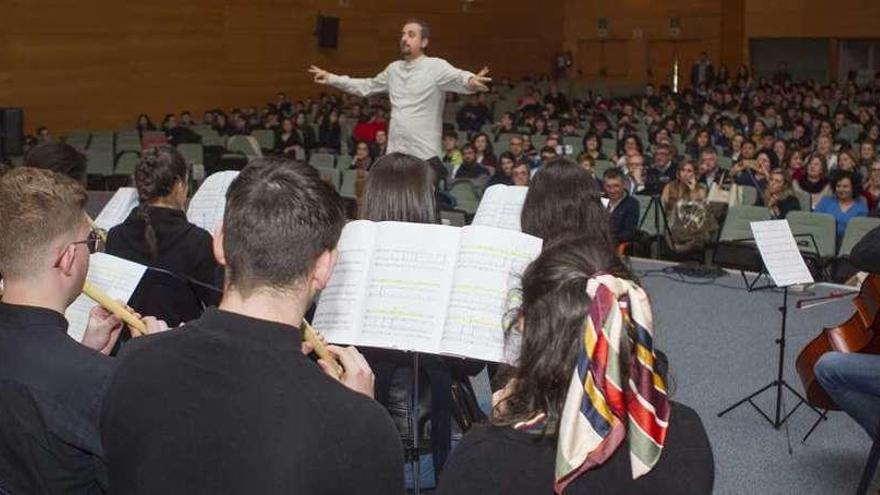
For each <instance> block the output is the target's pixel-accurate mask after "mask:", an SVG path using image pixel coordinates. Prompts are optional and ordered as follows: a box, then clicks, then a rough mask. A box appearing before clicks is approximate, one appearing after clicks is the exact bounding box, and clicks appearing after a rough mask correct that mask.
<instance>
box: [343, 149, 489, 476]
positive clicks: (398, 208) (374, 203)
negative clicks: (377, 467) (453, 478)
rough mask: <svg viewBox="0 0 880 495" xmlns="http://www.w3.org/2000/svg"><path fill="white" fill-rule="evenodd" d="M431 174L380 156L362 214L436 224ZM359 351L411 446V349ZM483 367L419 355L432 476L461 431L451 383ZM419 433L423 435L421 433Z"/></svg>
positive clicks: (421, 166)
mask: <svg viewBox="0 0 880 495" xmlns="http://www.w3.org/2000/svg"><path fill="white" fill-rule="evenodd" d="M468 148H471V152H472V151H473V150H472V147H471V146H470V145H468V146H465V155H467V154H468V151H467V149H468ZM465 163H467V162H465ZM471 163H474V162H471ZM475 166H476V167H477V168H480V169H482V167H480V166H479V165H475ZM432 175H433V174H432V173H431V169H430V167H429V166H428V165H427V164H426V163H425V162H423V161H422V160H419V159H418V158H414V157H411V156H408V155H403V154H400V153H392V154H390V155H387V156H386V157H384V158H382V159H380V160H379V161H377V162H376V164H375V165H374V166H373V170H372V171H371V172H370V175H369V177H368V178H367V184H366V190H365V195H364V201H363V203H362V207H361V210H360V215H359V216H360V218H362V219H365V220H372V221H375V222H382V221H396V222H412V223H429V224H439V223H440V215H439V209H438V206H437V203H436V200H435V194H434V192H433V178H432ZM363 353H364V356H366V358H367V361H368V362H369V363H370V366H371V367H372V369H373V370H374V372H375V373H376V399H377V400H378V401H379V402H380V403H381V404H383V405H384V406H385V407H386V408H388V412H389V413H390V414H391V417H392V419H393V420H394V422H395V424H396V425H397V428H398V431H399V432H400V435H401V437H402V440H403V442H404V445H405V446H407V447H410V446H412V439H413V431H412V393H411V391H412V386H413V366H412V365H413V360H412V355H411V354H410V353H406V352H402V351H394V350H386V349H373V348H365V349H363ZM484 367H485V363H483V362H480V361H473V360H464V359H459V358H454V357H449V358H445V357H441V356H434V355H430V354H423V355H422V356H421V357H420V359H419V368H420V373H421V375H424V377H425V378H427V380H420V382H421V383H422V384H424V385H425V386H426V390H424V391H421V392H420V395H421V396H422V397H423V398H429V401H430V407H429V410H426V411H422V413H423V414H427V415H429V417H430V440H431V450H432V457H433V462H434V472H435V476H437V475H439V473H440V470H441V468H442V466H443V465H444V464H445V463H446V457H447V456H448V455H449V451H450V450H451V448H452V443H451V441H452V440H451V439H452V436H451V435H452V431H453V430H456V431H458V432H459V433H460V431H461V430H460V428H461V425H453V424H452V403H451V395H450V394H451V392H450V387H451V383H452V381H455V382H457V383H466V382H468V377H469V376H473V375H475V374H477V373H479V372H480V370H482V369H483V368H484ZM419 437H420V438H422V439H425V438H427V437H426V435H425V434H424V433H420V435H419Z"/></svg>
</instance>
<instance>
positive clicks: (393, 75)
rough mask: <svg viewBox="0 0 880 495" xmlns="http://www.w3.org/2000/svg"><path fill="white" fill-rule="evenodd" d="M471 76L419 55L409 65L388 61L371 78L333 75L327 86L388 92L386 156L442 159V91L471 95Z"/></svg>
mask: <svg viewBox="0 0 880 495" xmlns="http://www.w3.org/2000/svg"><path fill="white" fill-rule="evenodd" d="M472 77H474V74H473V73H471V72H468V71H465V70H461V69H456V68H455V67H453V66H452V65H451V64H450V63H449V62H447V61H445V60H443V59H442V58H436V57H427V56H422V57H419V58H417V59H415V60H412V61H410V62H406V61H403V60H398V61H396V62H391V63H390V64H388V67H386V68H385V70H383V71H382V72H380V73H379V74H378V75H377V76H376V77H373V78H364V79H354V78H351V77H348V76H335V75H334V76H331V77H330V78H329V80H328V83H329V84H330V85H331V86H333V87H335V88H338V89H341V90H342V91H345V92H347V93H352V94H356V95H359V96H370V95H374V94H379V93H388V97H389V99H390V100H391V123H390V125H389V129H388V153H394V152H400V153H406V154H407V155H413V156H415V157H418V158H421V159H422V160H428V159H430V158H432V157H435V156H436V157H440V156H442V154H441V150H440V141H441V136H442V133H443V105H444V103H445V102H446V95H445V92H447V91H450V92H455V93H465V94H470V93H473V90H471V89H470V88H469V87H468V81H470V79H471V78H472Z"/></svg>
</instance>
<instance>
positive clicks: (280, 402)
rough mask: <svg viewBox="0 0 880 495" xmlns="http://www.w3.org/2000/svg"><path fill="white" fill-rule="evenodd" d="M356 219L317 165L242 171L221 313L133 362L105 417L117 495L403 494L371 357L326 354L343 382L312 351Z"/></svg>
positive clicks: (396, 447) (225, 237) (347, 351)
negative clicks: (322, 294)
mask: <svg viewBox="0 0 880 495" xmlns="http://www.w3.org/2000/svg"><path fill="white" fill-rule="evenodd" d="M344 224H345V211H344V205H343V202H342V199H341V198H340V197H339V195H338V194H337V193H336V192H335V191H334V190H333V188H332V187H331V186H330V185H328V184H327V183H325V182H324V181H323V180H321V177H320V176H319V175H318V173H317V171H316V170H315V169H313V168H312V167H309V166H307V165H304V164H301V163H297V162H292V161H286V160H280V159H258V160H255V161H253V162H251V163H250V164H249V165H248V166H247V167H245V169H244V170H242V172H241V174H240V175H239V176H238V177H237V178H236V179H235V181H233V182H232V184H231V186H230V187H229V190H228V191H227V193H226V210H225V215H224V219H223V224H222V226H221V227H220V229H219V233H218V234H217V236H215V238H214V252H215V254H216V258H217V260H218V261H219V262H220V263H221V264H223V265H224V266H225V267H226V270H225V290H224V294H223V300H222V301H221V303H220V307H219V308H218V309H209V310H208V311H206V312H205V314H204V315H203V316H202V317H201V318H199V319H197V320H194V321H192V322H190V323H188V324H187V325H185V326H183V327H181V328H179V329H174V330H171V331H169V332H167V333H166V334H164V335H161V336H157V337H155V338H146V339H140V340H136V341H134V342H132V343H129V345H128V346H127V347H126V348H125V350H124V352H123V353H122V356H121V358H120V361H121V362H120V364H119V367H118V370H117V373H116V376H115V378H114V379H113V381H112V383H111V384H110V387H109V390H108V392H107V396H106V398H105V400H104V407H103V411H102V415H101V419H102V429H103V431H102V439H103V441H104V447H105V451H106V454H107V462H108V467H109V473H110V491H111V493H120V494H126V495H129V494H140V493H144V494H146V493H149V494H153V493H239V494H251V493H254V494H256V493H259V494H292V493H303V494H305V493H324V494H340V495H341V494H350V493H359V494H376V495H379V494H382V495H384V494H395V493H401V494H402V493H403V455H402V448H401V444H400V440H399V436H398V434H397V430H396V428H395V426H394V424H393V423H392V421H391V419H390V418H389V417H388V414H387V413H386V412H385V410H384V409H383V408H382V406H381V405H379V404H378V403H377V402H375V401H373V399H372V396H373V374H372V372H371V371H370V368H369V366H368V365H367V363H366V361H365V360H364V358H363V356H362V355H361V354H360V353H359V352H358V351H357V350H356V349H354V348H353V347H348V348H341V347H334V346H328V349H329V350H330V352H332V353H334V354H335V355H337V356H338V357H339V359H340V360H341V361H342V365H343V367H344V369H345V371H344V374H343V375H342V377H341V378H339V381H337V379H336V378H335V376H336V375H335V373H334V372H333V370H332V368H331V365H330V363H328V362H326V361H323V360H322V361H319V364H320V367H319V366H318V365H316V364H315V363H313V362H312V361H310V360H309V359H308V357H307V356H306V355H305V353H306V352H307V351H309V349H308V348H305V347H303V346H302V340H303V339H302V332H301V330H300V328H301V327H302V324H303V316H304V314H305V312H306V310H307V309H308V308H309V306H310V305H311V304H312V300H313V299H314V297H315V295H316V294H317V292H318V291H319V290H321V289H323V288H324V287H325V286H326V285H327V282H328V280H329V278H330V274H331V273H332V272H333V267H334V265H335V263H336V259H337V252H336V243H337V241H338V240H339V236H340V233H341V231H342V227H343V225H344ZM322 368H323V370H324V371H323V372H322ZM340 381H341V383H340Z"/></svg>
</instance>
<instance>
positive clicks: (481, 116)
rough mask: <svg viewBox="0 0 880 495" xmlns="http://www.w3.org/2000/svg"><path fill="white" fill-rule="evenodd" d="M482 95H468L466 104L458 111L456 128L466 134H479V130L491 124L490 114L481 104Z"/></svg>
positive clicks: (487, 108)
mask: <svg viewBox="0 0 880 495" xmlns="http://www.w3.org/2000/svg"><path fill="white" fill-rule="evenodd" d="M483 98H484V96H483V95H478V94H474V95H470V96H469V97H468V102H467V104H465V105H464V106H463V107H461V109H460V110H459V111H458V115H456V118H455V120H456V122H457V123H458V128H459V129H461V130H463V131H467V132H468V133H471V134H473V133H477V132H480V129H481V128H482V127H483V126H484V125H486V124H489V123H491V122H492V114H491V112H489V107H487V106H486V105H485V104H484V103H483V102H482V100H483Z"/></svg>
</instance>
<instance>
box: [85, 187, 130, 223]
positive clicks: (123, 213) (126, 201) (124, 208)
mask: <svg viewBox="0 0 880 495" xmlns="http://www.w3.org/2000/svg"><path fill="white" fill-rule="evenodd" d="M137 205H138V193H137V189H135V188H133V187H120V188H119V189H117V190H116V192H115V193H114V194H113V196H112V197H111V198H110V201H108V202H107V204H106V205H104V209H103V210H101V213H99V214H98V216H97V217H95V225H97V226H98V227H99V228H102V229H104V230H110V229H112V228H113V227H115V226H117V225H119V224H120V223H122V222H124V221H125V219H126V218H128V215H129V213H131V210H133V209H134V208H136V207H137Z"/></svg>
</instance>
